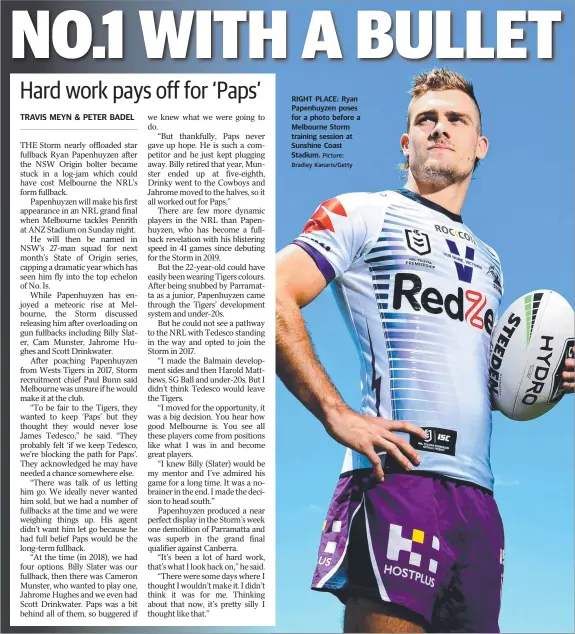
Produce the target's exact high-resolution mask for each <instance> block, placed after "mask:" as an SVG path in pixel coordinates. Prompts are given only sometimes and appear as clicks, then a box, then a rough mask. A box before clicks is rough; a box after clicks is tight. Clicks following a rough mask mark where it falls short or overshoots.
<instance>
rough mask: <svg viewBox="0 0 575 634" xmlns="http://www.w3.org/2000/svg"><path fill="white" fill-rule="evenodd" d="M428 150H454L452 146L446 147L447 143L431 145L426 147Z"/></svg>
mask: <svg viewBox="0 0 575 634" xmlns="http://www.w3.org/2000/svg"><path fill="white" fill-rule="evenodd" d="M427 149H428V150H449V151H450V152H454V149H453V148H452V147H448V146H447V145H431V146H430V147H428V148H427Z"/></svg>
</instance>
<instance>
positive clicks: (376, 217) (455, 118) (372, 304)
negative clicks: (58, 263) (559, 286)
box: [276, 69, 574, 632]
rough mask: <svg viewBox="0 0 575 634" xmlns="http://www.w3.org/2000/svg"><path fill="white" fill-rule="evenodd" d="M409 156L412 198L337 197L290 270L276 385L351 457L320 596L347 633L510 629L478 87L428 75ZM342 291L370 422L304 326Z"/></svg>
mask: <svg viewBox="0 0 575 634" xmlns="http://www.w3.org/2000/svg"><path fill="white" fill-rule="evenodd" d="M398 136H399V135H398ZM400 145H401V150H402V152H403V156H404V160H405V162H404V164H403V169H404V170H405V172H406V175H407V180H406V182H405V186H404V187H403V188H397V189H390V190H384V191H378V192H374V193H346V194H341V195H337V196H336V197H334V198H330V199H328V200H325V201H324V202H323V203H321V204H320V205H319V207H318V208H317V210H316V211H315V213H314V214H313V215H312V216H311V218H310V219H309V222H308V223H307V224H306V225H305V227H304V229H303V231H302V233H301V235H299V236H298V237H297V238H296V239H295V240H294V241H293V243H292V244H290V245H288V246H287V247H285V248H284V249H283V250H281V251H280V252H279V254H278V256H277V290H276V293H277V308H276V321H277V342H276V345H277V373H278V376H279V378H280V379H281V381H282V382H283V383H284V384H285V386H286V387H287V388H288V390H289V391H290V392H292V393H293V395H295V397H296V398H297V399H299V401H300V402H301V403H302V404H303V405H304V406H305V407H306V408H307V409H308V410H309V411H310V412H311V413H312V414H314V415H315V416H316V417H317V418H318V419H319V421H321V423H322V424H323V426H324V427H325V431H327V433H328V434H329V435H330V436H331V437H332V438H333V439H335V440H336V441H337V442H338V443H340V444H342V445H344V446H345V447H346V448H347V451H346V455H345V461H344V465H343V468H342V470H341V474H340V477H339V480H338V483H337V487H336V490H335V492H334V494H333V498H332V501H331V504H330V507H329V510H328V512H327V517H326V521H325V523H324V526H323V532H322V534H321V541H320V545H319V558H318V561H317V565H316V568H315V573H314V575H313V581H312V588H313V589H314V590H318V591H324V592H330V593H332V594H334V595H335V596H336V597H338V598H339V599H340V601H341V602H342V603H344V604H345V613H344V631H346V632H426V631H439V632H449V631H468V632H499V631H500V630H499V613H500V605H501V588H502V584H503V570H504V556H505V552H504V551H505V544H504V532H503V524H502V520H501V517H500V514H499V510H498V507H497V504H496V502H495V499H494V496H493V489H494V476H493V473H492V469H491V464H490V450H491V443H490V441H491V432H492V404H491V397H490V391H489V381H488V378H487V377H488V375H489V352H490V333H491V332H492V329H493V326H494V323H496V321H497V318H498V315H499V314H500V302H501V297H502V294H503V285H504V278H503V272H502V269H501V263H500V260H499V256H498V254H497V253H496V252H495V250H494V249H492V248H491V247H490V246H489V245H488V244H486V243H485V242H483V241H482V240H481V239H480V238H479V237H478V236H477V235H475V234H474V233H473V230H472V229H471V228H470V227H469V226H468V225H467V224H466V223H467V222H468V219H467V217H465V220H464V219H463V216H464V215H465V214H464V201H465V198H466V194H467V192H468V188H469V186H470V183H471V180H472V175H473V173H474V170H475V169H476V168H477V166H478V164H479V162H480V161H482V160H484V159H486V157H487V155H488V148H489V143H488V140H487V138H486V137H485V136H484V135H483V130H482V117H481V110H480V107H479V104H478V101H477V99H476V97H475V92H474V87H473V85H472V84H471V82H470V81H468V80H467V79H466V78H464V77H463V76H462V75H460V74H458V73H456V72H453V71H451V70H449V69H433V70H431V71H428V72H424V73H422V74H420V75H418V76H417V77H415V79H414V81H413V87H412V90H411V101H410V103H409V105H408V110H407V127H406V130H405V132H404V133H403V135H401V138H400ZM329 284H332V287H333V292H334V295H335V296H336V301H337V303H338V305H339V308H340V311H341V313H342V316H343V318H344V320H345V322H346V324H347V326H348V330H349V332H350V333H351V336H352V338H353V340H354V343H355V345H356V348H357V351H358V354H359V358H360V366H361V374H362V378H361V384H362V406H361V413H358V412H356V411H354V410H353V409H352V408H351V407H349V406H348V405H347V404H346V402H344V400H343V398H342V397H341V396H340V393H339V392H338V390H337V388H336V387H335V386H334V384H333V383H332V381H331V380H330V378H329V376H328V375H327V373H326V371H325V370H324V369H323V366H322V364H321V362H320V361H319V359H318V357H317V356H316V353H315V351H314V348H313V345H312V343H311V340H310V338H309V335H308V332H307V330H306V325H305V322H304V320H303V317H302V313H301V309H302V308H303V307H305V306H306V305H308V304H309V303H310V302H312V301H313V300H314V299H315V298H316V297H317V296H318V295H319V294H320V293H321V292H322V291H323V290H324V289H325V288H326V286H327V285H329ZM573 366H574V363H573V359H572V358H571V359H568V360H567V361H566V363H565V367H564V371H563V374H562V380H563V385H562V387H563V390H564V391H565V392H573V380H574V378H573V377H574V367H573Z"/></svg>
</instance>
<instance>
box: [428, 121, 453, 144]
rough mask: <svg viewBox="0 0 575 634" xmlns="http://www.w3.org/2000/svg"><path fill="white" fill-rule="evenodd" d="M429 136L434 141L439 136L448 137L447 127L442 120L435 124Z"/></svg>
mask: <svg viewBox="0 0 575 634" xmlns="http://www.w3.org/2000/svg"><path fill="white" fill-rule="evenodd" d="M431 136H432V137H433V138H434V139H436V138H437V137H440V136H449V131H448V129H447V125H446V124H445V121H443V119H438V120H437V121H436V123H435V126H434V128H433V131H432V132H431Z"/></svg>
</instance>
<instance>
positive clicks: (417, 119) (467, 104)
mask: <svg viewBox="0 0 575 634" xmlns="http://www.w3.org/2000/svg"><path fill="white" fill-rule="evenodd" d="M409 121H410V128H409V132H406V133H405V134H403V136H402V137H401V147H402V149H403V154H404V155H405V156H407V157H409V168H410V171H411V173H412V174H413V176H414V178H415V180H416V181H421V182H427V183H436V184H441V185H449V184H452V183H457V182H461V181H463V180H465V179H466V178H468V177H469V176H470V175H471V173H472V172H473V166H474V164H475V159H476V158H478V159H482V158H484V156H485V155H486V154H487V145H488V144H487V139H486V138H485V137H483V136H481V135H480V134H479V112H478V110H477V107H476V106H475V103H474V102H473V100H472V99H471V97H469V95H466V94H465V93H464V92H462V91H461V90H441V91H429V92H426V93H425V94H423V95H422V96H421V97H419V98H417V99H415V100H413V101H412V103H411V105H410V108H409Z"/></svg>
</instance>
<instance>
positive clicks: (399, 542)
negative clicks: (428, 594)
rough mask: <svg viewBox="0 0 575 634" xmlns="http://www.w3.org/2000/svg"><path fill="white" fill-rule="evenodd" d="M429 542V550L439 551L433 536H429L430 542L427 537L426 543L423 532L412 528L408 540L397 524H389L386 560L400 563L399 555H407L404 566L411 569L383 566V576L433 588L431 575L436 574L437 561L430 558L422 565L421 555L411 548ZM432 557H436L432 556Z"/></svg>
mask: <svg viewBox="0 0 575 634" xmlns="http://www.w3.org/2000/svg"><path fill="white" fill-rule="evenodd" d="M430 541H431V548H432V549H433V550H436V551H439V539H438V538H437V537H436V536H435V535H432V536H431V540H430V539H429V536H428V538H427V542H426V541H425V532H424V531H421V530H419V529H417V528H414V529H413V531H412V533H411V539H410V538H407V537H403V527H402V526H400V525H399V524H391V525H390V527H389V540H388V542H387V558H388V559H389V560H391V561H397V562H400V555H401V553H402V552H404V553H409V558H408V561H407V564H406V565H408V566H410V567H411V568H406V567H405V565H404V566H401V565H393V564H385V566H384V567H383V574H385V575H393V576H395V577H403V578H405V579H411V580H412V581H417V582H419V583H422V584H424V585H426V586H430V587H431V588H433V587H434V586H435V579H434V577H433V575H435V573H436V572H437V565H438V563H437V560H436V559H433V558H431V557H430V558H429V562H427V561H426V562H425V563H426V565H422V561H423V557H422V554H421V553H418V552H416V550H414V548H413V547H414V544H421V545H423V544H424V543H426V544H429V542H430ZM418 549H419V546H418ZM434 556H437V555H435V554H434ZM401 559H405V556H401ZM414 568H417V569H418V570H414ZM428 573H431V574H428Z"/></svg>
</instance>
